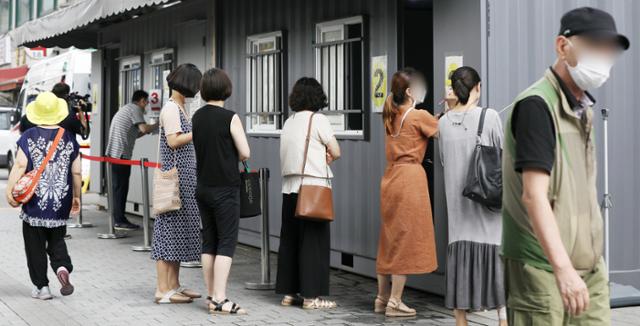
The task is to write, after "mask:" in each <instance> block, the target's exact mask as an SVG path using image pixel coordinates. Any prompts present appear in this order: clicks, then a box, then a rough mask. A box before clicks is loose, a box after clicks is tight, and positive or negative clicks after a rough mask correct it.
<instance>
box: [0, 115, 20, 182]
mask: <svg viewBox="0 0 640 326" xmlns="http://www.w3.org/2000/svg"><path fill="white" fill-rule="evenodd" d="M12 114H13V108H12V107H0V167H1V168H7V169H9V170H11V167H13V162H14V155H15V148H16V141H18V138H19V137H20V135H19V134H18V130H17V128H14V127H12V126H11V115H12Z"/></svg>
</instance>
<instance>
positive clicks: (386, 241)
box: [376, 107, 438, 275]
mask: <svg viewBox="0 0 640 326" xmlns="http://www.w3.org/2000/svg"><path fill="white" fill-rule="evenodd" d="M410 109H411V108H410V107H401V108H400V112H399V114H397V115H396V117H395V121H394V124H393V126H394V134H398V132H397V130H400V133H399V135H398V136H397V137H393V136H390V135H386V138H385V152H386V156H387V167H386V169H385V172H384V176H383V177H382V182H381V184H380V187H381V189H380V190H381V191H380V192H381V196H380V208H381V209H380V211H381V217H382V223H381V226H380V240H379V243H378V258H377V261H376V270H377V272H378V274H394V275H407V274H423V273H429V272H432V271H434V270H435V269H436V268H438V262H437V259H436V246H435V237H434V231H433V219H432V215H431V201H430V199H429V188H428V185H427V175H426V173H425V170H424V168H423V167H422V160H423V159H424V154H425V151H426V149H427V144H428V140H429V138H430V137H432V136H434V135H435V134H436V133H437V131H438V120H437V119H436V118H435V117H434V116H433V115H431V114H430V113H429V112H427V111H424V110H416V109H413V110H411V111H410V112H408V113H407V115H406V117H405V121H404V124H403V125H402V128H400V124H401V123H400V122H401V120H402V117H403V115H404V113H405V112H407V110H410ZM399 128H400V129H399Z"/></svg>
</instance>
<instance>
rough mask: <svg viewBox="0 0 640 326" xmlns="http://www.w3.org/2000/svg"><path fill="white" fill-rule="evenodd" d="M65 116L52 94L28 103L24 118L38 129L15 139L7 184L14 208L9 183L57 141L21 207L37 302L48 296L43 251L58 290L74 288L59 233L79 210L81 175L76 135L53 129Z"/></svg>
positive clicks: (37, 164) (37, 165)
mask: <svg viewBox="0 0 640 326" xmlns="http://www.w3.org/2000/svg"><path fill="white" fill-rule="evenodd" d="M68 115H69V111H68V109H67V102H66V101H64V100H61V99H59V98H58V97H57V96H55V95H54V94H53V93H51V92H44V93H41V94H40V95H38V97H36V100H35V101H33V102H31V103H30V104H29V105H28V106H27V119H28V120H29V121H30V122H32V123H33V124H35V125H37V127H36V128H31V129H29V130H27V131H25V132H24V133H23V134H22V136H21V137H20V139H19V140H18V153H17V158H16V164H15V165H14V166H13V169H12V170H11V173H10V174H9V181H8V182H7V188H6V189H7V190H6V197H7V201H8V202H9V204H10V205H11V206H13V207H17V206H19V203H18V202H16V200H15V199H14V198H13V193H12V189H13V187H14V185H15V184H16V182H18V180H19V179H20V178H21V177H22V176H23V175H24V174H25V173H29V172H31V171H34V170H36V171H37V170H38V169H40V167H41V166H42V163H43V162H44V161H45V160H46V156H47V153H48V152H49V150H50V148H51V146H53V143H54V142H55V139H58V144H57V146H55V150H54V151H53V152H52V154H51V157H50V159H49V161H48V162H46V163H45V164H46V165H45V166H43V167H42V174H41V176H40V179H39V181H38V183H37V186H36V189H35V193H34V194H33V197H31V199H30V200H29V201H28V202H26V203H25V204H23V205H22V209H21V211H20V219H21V220H22V236H23V237H24V247H25V253H26V255H27V267H28V268H29V276H30V278H31V282H32V283H33V285H34V288H33V291H32V292H31V296H32V297H33V298H36V299H41V300H48V299H51V298H52V297H53V296H52V295H51V291H50V290H49V279H48V278H47V255H48V256H49V260H50V263H51V268H52V269H53V270H54V271H55V273H56V276H57V277H58V280H59V281H60V294H62V295H70V294H72V293H73V290H74V287H73V285H71V282H70V281H69V274H70V273H71V272H72V271H73V265H72V264H71V257H69V253H68V251H67V245H66V244H65V242H64V235H65V234H66V230H67V219H69V215H70V214H78V213H79V212H80V184H81V182H82V180H81V179H82V175H81V174H82V173H81V163H80V156H79V155H78V153H79V146H78V142H77V141H76V137H75V135H74V134H73V133H72V132H70V131H65V130H64V129H61V128H60V127H58V124H59V123H60V122H61V121H62V120H64V118H66V117H67V116H68ZM58 137H59V138H58Z"/></svg>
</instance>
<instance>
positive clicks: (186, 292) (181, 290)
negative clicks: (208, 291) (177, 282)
mask: <svg viewBox="0 0 640 326" xmlns="http://www.w3.org/2000/svg"><path fill="white" fill-rule="evenodd" d="M176 292H178V293H180V294H182V295H184V296H185V297H189V298H191V299H198V298H202V294H200V293H198V292H196V291H194V290H190V289H185V288H184V287H182V286H181V287H179V288H178V289H176Z"/></svg>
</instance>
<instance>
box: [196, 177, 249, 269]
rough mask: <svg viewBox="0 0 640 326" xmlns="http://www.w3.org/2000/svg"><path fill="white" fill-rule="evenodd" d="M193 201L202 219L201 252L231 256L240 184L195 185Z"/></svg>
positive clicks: (235, 231)
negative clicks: (220, 185)
mask: <svg viewBox="0 0 640 326" xmlns="http://www.w3.org/2000/svg"><path fill="white" fill-rule="evenodd" d="M196 201H197V203H198V209H199V210H200V218H201V219H202V253H203V254H210V255H214V256H217V255H220V256H226V257H233V254H234V253H235V251H236V245H237V244H238V227H239V225H240V221H239V220H240V188H239V187H207V186H202V185H198V187H197V188H196Z"/></svg>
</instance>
